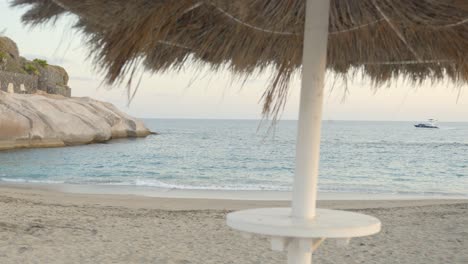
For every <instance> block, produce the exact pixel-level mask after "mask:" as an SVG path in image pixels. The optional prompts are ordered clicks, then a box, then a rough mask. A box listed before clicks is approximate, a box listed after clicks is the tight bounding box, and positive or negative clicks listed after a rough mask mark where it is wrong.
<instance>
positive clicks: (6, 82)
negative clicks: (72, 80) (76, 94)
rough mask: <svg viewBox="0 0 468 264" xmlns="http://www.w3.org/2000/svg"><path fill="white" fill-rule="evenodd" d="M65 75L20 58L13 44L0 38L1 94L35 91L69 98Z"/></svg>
mask: <svg viewBox="0 0 468 264" xmlns="http://www.w3.org/2000/svg"><path fill="white" fill-rule="evenodd" d="M68 80H69V77H68V73H67V71H66V70H65V69H64V68H62V67H60V66H55V65H49V64H48V63H47V61H45V60H40V59H34V60H32V61H30V60H27V59H25V58H23V57H21V56H20V53H19V50H18V46H17V45H16V43H15V42H14V41H13V40H11V39H9V38H7V37H2V36H0V91H5V92H10V93H27V94H32V93H35V92H36V91H37V90H41V91H44V92H47V93H49V94H60V95H63V96H66V97H70V96H71V89H70V87H68Z"/></svg>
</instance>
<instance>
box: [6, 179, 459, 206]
mask: <svg viewBox="0 0 468 264" xmlns="http://www.w3.org/2000/svg"><path fill="white" fill-rule="evenodd" d="M88 187H89V186H78V187H77V186H74V185H58V186H54V185H52V184H29V183H14V184H11V183H8V184H4V183H0V193H1V194H0V196H5V197H10V198H15V199H34V200H35V201H38V202H43V203H47V204H57V203H59V204H71V205H89V204H92V205H99V206H122V207H128V208H146V209H159V210H168V211H180V210H242V209H249V208H258V207H289V206H290V193H288V192H270V191H265V192H263V191H237V192H236V191H231V192H229V191H199V190H192V191H190V190H160V191H159V192H148V191H147V192H146V195H145V192H141V191H140V192H136V193H135V192H131V191H130V192H127V193H125V192H124V193H122V192H118V193H117V192H115V191H116V190H115V189H114V190H112V191H111V190H109V189H108V190H107V191H103V188H100V187H99V188H96V189H94V190H92V189H89V188H88ZM105 187H107V186H105ZM119 187H120V186H119ZM104 189H107V188H104ZM117 190H118V191H122V189H120V188H118V189H117ZM274 198H276V199H274ZM464 203H468V199H467V198H464V197H432V196H431V197H430V196H405V195H371V194H350V193H320V194H319V199H318V207H323V208H329V209H369V208H397V207H413V206H430V205H454V204H464Z"/></svg>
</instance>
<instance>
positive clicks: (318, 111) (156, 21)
mask: <svg viewBox="0 0 468 264" xmlns="http://www.w3.org/2000/svg"><path fill="white" fill-rule="evenodd" d="M13 4H14V5H29V6H30V9H29V11H28V12H27V13H26V14H25V15H24V16H23V20H24V22H26V23H29V24H39V23H43V22H46V21H51V20H52V21H55V20H56V19H57V18H58V17H59V16H61V15H63V14H67V13H71V14H74V15H76V16H77V18H78V20H77V22H76V24H75V27H76V28H78V29H79V30H81V31H83V32H84V33H85V35H86V36H87V37H88V43H89V45H90V46H91V53H92V55H94V57H95V59H96V63H97V64H98V65H99V66H100V67H102V69H103V70H104V71H105V72H106V73H107V74H106V79H107V81H108V82H109V83H110V84H112V83H115V82H121V81H123V80H124V79H125V76H129V79H130V80H131V79H132V76H133V74H134V73H135V70H136V69H137V67H138V66H139V65H140V64H141V63H143V65H144V66H145V67H146V68H147V69H148V70H150V71H153V72H164V71H167V70H178V69H180V68H181V67H182V66H183V65H184V64H185V63H187V62H188V63H194V62H201V63H202V64H206V65H209V66H210V67H211V68H212V69H214V70H218V69H222V68H227V69H229V70H230V71H231V72H233V73H234V74H237V75H240V76H249V75H250V74H252V73H253V72H262V71H273V75H272V79H271V83H270V86H269V87H268V88H267V89H266V91H265V93H264V96H263V99H264V107H263V111H264V114H265V115H268V114H272V115H273V117H276V115H277V114H278V113H279V112H280V111H281V109H282V107H283V106H284V103H285V101H286V98H287V94H288V84H289V80H290V78H291V77H292V76H293V74H294V73H295V72H297V71H301V73H302V88H301V103H300V111H299V122H298V137H297V143H296V144H297V147H296V168H295V179H294V186H293V201H292V209H288V208H276V209H255V210H247V211H240V212H235V213H231V214H229V215H228V217H227V221H228V225H230V226H231V227H233V228H236V229H239V230H241V231H245V232H252V233H257V234H263V235H268V236H271V237H272V248H273V249H280V250H282V249H287V251H288V263H290V264H306V263H307V264H310V262H311V260H312V252H313V251H314V250H315V249H316V248H317V247H318V246H319V245H320V243H321V242H322V241H323V239H325V238H341V239H343V238H344V239H347V238H351V237H359V236H366V235H371V234H375V233H377V232H379V231H380V221H379V220H378V219H376V218H373V217H370V216H366V215H361V214H355V213H349V212H343V211H333V210H320V209H316V196H317V181H318V167H319V153H320V127H321V118H322V104H323V87H324V75H325V71H326V70H329V71H331V72H334V73H336V74H337V75H341V76H343V77H347V76H352V75H353V74H355V73H362V74H363V75H365V76H368V77H369V78H371V80H372V81H373V82H374V84H376V85H379V84H383V83H387V82H389V81H391V80H393V79H395V78H396V77H404V78H407V79H409V80H411V81H413V82H414V83H422V82H423V81H424V80H426V79H428V80H432V81H440V80H444V79H450V80H451V81H453V82H454V83H459V84H463V83H467V82H468V2H467V1H466V0H439V1H436V0H406V1H400V0H238V1H231V0H205V1H202V0H198V1H196V0H178V1H173V0H132V1H126V0H82V1H75V0H14V1H13Z"/></svg>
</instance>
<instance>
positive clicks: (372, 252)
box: [0, 185, 468, 264]
mask: <svg viewBox="0 0 468 264" xmlns="http://www.w3.org/2000/svg"><path fill="white" fill-rule="evenodd" d="M0 192H1V195H0V211H1V214H0V263H5V264H6V263H161V264H164V263H168V264H169V263H171V264H182V263H200V264H201V263H246V264H247V263H285V255H284V254H282V253H279V252H273V251H270V250H269V241H268V240H267V239H266V238H264V237H257V236H253V237H252V238H245V237H243V236H242V235H241V234H240V233H238V232H236V231H234V230H231V229H230V228H228V227H227V226H226V224H225V216H226V214H227V213H228V212H229V211H231V210H237V209H241V208H252V207H272V206H287V205H288V202H287V201H240V200H215V199H175V198H156V197H141V196H134V195H111V194H105V195H99V194H73V193H63V192H59V191H54V190H50V189H41V188H32V187H27V186H15V185H1V186H0ZM319 206H320V207H324V208H341V209H345V210H353V211H357V212H361V213H366V214H370V215H374V216H377V217H378V218H380V219H381V221H382V223H383V229H382V232H381V233H380V234H378V235H375V236H372V237H366V238H359V239H354V240H352V241H351V244H350V245H349V246H348V247H346V248H340V247H338V246H337V245H336V243H334V241H332V240H329V241H325V243H324V245H323V246H322V247H321V248H320V249H319V250H318V251H317V252H316V254H315V259H314V263H414V264H415V263H424V264H427V263H434V264H435V263H460V264H461V263H468V251H467V250H466V249H467V248H468V231H467V230H468V201H467V200H429V199H426V200H387V201H385V200H382V201H371V200H367V201H344V200H341V201H319Z"/></svg>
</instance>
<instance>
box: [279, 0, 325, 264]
mask: <svg viewBox="0 0 468 264" xmlns="http://www.w3.org/2000/svg"><path fill="white" fill-rule="evenodd" d="M329 12H330V0H307V6H306V21H305V28H304V53H303V61H302V64H303V66H302V67H303V68H302V87H301V101H300V109H299V124H298V135H297V146H296V170H295V177H294V186H293V200H292V208H293V211H292V217H293V218H296V219H313V218H314V217H315V209H316V200H317V181H318V170H319V154H320V132H321V123H322V106H323V93H324V85H325V84H324V79H325V70H326V62H327V44H328V24H329V21H328V20H329ZM296 240H297V241H294V243H290V246H289V248H288V263H290V264H302V263H304V264H306V263H307V264H310V263H311V261H312V253H309V252H305V251H304V249H302V250H301V241H300V240H299V239H296ZM304 244H307V243H304Z"/></svg>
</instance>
